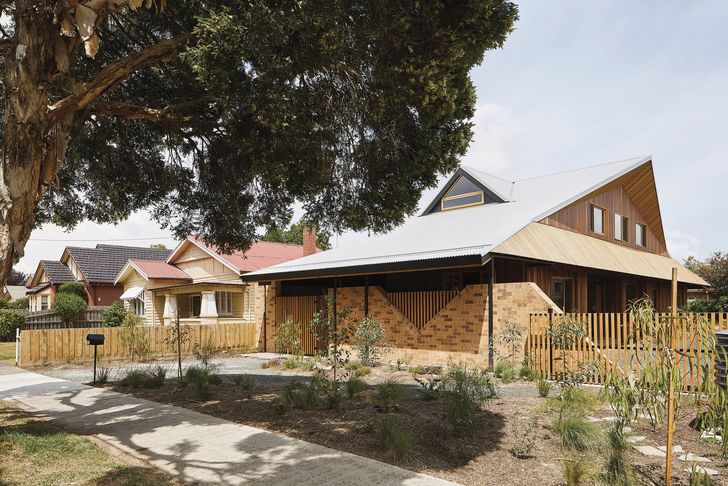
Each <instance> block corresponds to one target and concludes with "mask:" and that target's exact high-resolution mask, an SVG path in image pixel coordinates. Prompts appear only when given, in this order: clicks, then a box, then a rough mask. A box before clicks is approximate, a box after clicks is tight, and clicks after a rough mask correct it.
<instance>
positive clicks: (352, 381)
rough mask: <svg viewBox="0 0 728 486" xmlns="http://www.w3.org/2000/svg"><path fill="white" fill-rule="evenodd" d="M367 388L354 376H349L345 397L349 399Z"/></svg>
mask: <svg viewBox="0 0 728 486" xmlns="http://www.w3.org/2000/svg"><path fill="white" fill-rule="evenodd" d="M367 388H368V387H367V384H366V383H365V382H364V381H363V380H361V379H359V378H358V377H357V376H356V375H350V376H349V379H348V380H347V381H346V395H347V396H348V397H349V398H352V397H353V396H354V395H356V394H357V393H361V392H363V391H364V390H366V389H367Z"/></svg>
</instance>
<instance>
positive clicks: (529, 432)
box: [511, 418, 538, 459]
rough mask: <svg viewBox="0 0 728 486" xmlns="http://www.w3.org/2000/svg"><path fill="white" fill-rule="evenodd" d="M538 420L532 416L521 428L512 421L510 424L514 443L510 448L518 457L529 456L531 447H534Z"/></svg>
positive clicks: (531, 450)
mask: <svg viewBox="0 0 728 486" xmlns="http://www.w3.org/2000/svg"><path fill="white" fill-rule="evenodd" d="M537 427H538V421H537V420H536V419H535V418H534V419H533V420H530V421H529V422H528V423H527V424H526V426H525V428H523V430H520V429H519V428H518V424H517V423H516V422H515V421H514V422H513V424H512V425H511V432H512V434H513V440H514V444H513V447H512V448H511V454H513V455H514V456H516V457H518V458H519V459H525V458H527V457H531V453H532V452H533V449H534V448H535V447H536V429H537Z"/></svg>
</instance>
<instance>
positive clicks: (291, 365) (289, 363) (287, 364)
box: [283, 356, 301, 370]
mask: <svg viewBox="0 0 728 486" xmlns="http://www.w3.org/2000/svg"><path fill="white" fill-rule="evenodd" d="M300 364H301V361H300V360H299V359H298V357H297V356H289V357H287V358H286V359H284V360H283V367H284V368H286V369H289V370H292V369H295V368H298V367H299V365H300Z"/></svg>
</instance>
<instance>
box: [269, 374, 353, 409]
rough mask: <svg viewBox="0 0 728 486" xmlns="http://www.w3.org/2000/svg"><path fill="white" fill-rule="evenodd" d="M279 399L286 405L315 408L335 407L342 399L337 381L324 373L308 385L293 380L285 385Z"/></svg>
mask: <svg viewBox="0 0 728 486" xmlns="http://www.w3.org/2000/svg"><path fill="white" fill-rule="evenodd" d="M278 401H279V402H280V403H281V404H282V405H283V406H284V407H290V406H292V407H298V408H302V409H305V410H314V409H318V408H322V407H324V406H328V407H329V408H335V407H336V406H338V404H339V403H340V401H341V393H340V392H339V390H338V386H337V384H336V382H335V381H332V380H328V379H327V378H326V377H325V376H323V375H316V376H314V377H313V378H312V379H311V383H309V384H308V385H306V384H303V383H301V382H299V381H295V380H294V381H292V382H290V383H288V384H287V385H286V386H284V387H283V389H282V390H281V393H280V395H279V397H278Z"/></svg>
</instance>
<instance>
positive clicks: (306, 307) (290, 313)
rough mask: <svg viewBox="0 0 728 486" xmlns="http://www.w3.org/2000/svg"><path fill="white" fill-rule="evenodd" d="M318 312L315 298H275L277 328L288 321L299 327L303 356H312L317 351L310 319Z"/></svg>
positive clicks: (307, 296) (308, 296)
mask: <svg viewBox="0 0 728 486" xmlns="http://www.w3.org/2000/svg"><path fill="white" fill-rule="evenodd" d="M318 310H319V303H318V298H317V297H315V296H310V295H306V296H293V297H276V321H275V323H274V325H275V326H279V325H281V324H283V323H284V322H286V321H287V320H288V319H290V320H291V322H293V323H295V324H298V325H300V326H301V348H302V351H303V354H307V355H313V354H316V352H317V351H318V344H317V343H316V337H315V336H314V335H313V333H312V332H311V325H310V324H311V319H313V316H314V314H315V313H316V312H317V311H318Z"/></svg>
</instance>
